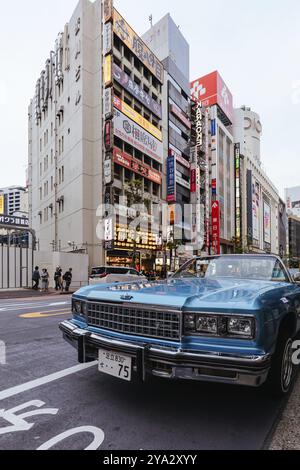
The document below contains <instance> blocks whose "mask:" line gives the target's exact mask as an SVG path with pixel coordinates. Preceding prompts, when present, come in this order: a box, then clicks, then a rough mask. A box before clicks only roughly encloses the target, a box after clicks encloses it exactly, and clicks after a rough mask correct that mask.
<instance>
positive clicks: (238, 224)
mask: <svg viewBox="0 0 300 470" xmlns="http://www.w3.org/2000/svg"><path fill="white" fill-rule="evenodd" d="M234 160H235V214H236V216H235V236H236V239H237V240H240V239H241V235H242V214H241V209H242V205H241V153H240V144H235V145H234Z"/></svg>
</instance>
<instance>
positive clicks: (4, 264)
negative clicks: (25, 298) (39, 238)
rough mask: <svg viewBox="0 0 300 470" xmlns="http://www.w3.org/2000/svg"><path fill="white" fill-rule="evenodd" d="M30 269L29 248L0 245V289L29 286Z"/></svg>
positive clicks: (31, 259) (31, 256) (31, 263)
mask: <svg viewBox="0 0 300 470" xmlns="http://www.w3.org/2000/svg"><path fill="white" fill-rule="evenodd" d="M32 271H33V254H32V249H31V248H23V247H18V246H10V247H9V246H7V245H0V289H18V288H23V287H31V285H32V281H31V278H32Z"/></svg>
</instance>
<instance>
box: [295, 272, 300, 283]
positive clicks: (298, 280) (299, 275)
mask: <svg viewBox="0 0 300 470" xmlns="http://www.w3.org/2000/svg"><path fill="white" fill-rule="evenodd" d="M293 280H294V282H296V283H297V284H300V273H296V274H294V276H293Z"/></svg>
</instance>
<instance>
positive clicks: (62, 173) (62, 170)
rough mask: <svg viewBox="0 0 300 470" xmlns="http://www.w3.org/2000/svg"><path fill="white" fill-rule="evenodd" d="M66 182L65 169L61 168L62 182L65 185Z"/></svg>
mask: <svg viewBox="0 0 300 470" xmlns="http://www.w3.org/2000/svg"><path fill="white" fill-rule="evenodd" d="M64 181H65V167H64V166H62V167H61V182H62V183H63V182H64Z"/></svg>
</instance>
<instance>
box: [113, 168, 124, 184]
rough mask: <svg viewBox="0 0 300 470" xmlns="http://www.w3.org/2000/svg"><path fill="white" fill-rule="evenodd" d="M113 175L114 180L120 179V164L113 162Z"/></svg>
mask: <svg viewBox="0 0 300 470" xmlns="http://www.w3.org/2000/svg"><path fill="white" fill-rule="evenodd" d="M114 177H115V179H116V180H119V181H120V180H121V177H122V168H121V166H120V165H117V164H115V165H114Z"/></svg>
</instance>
